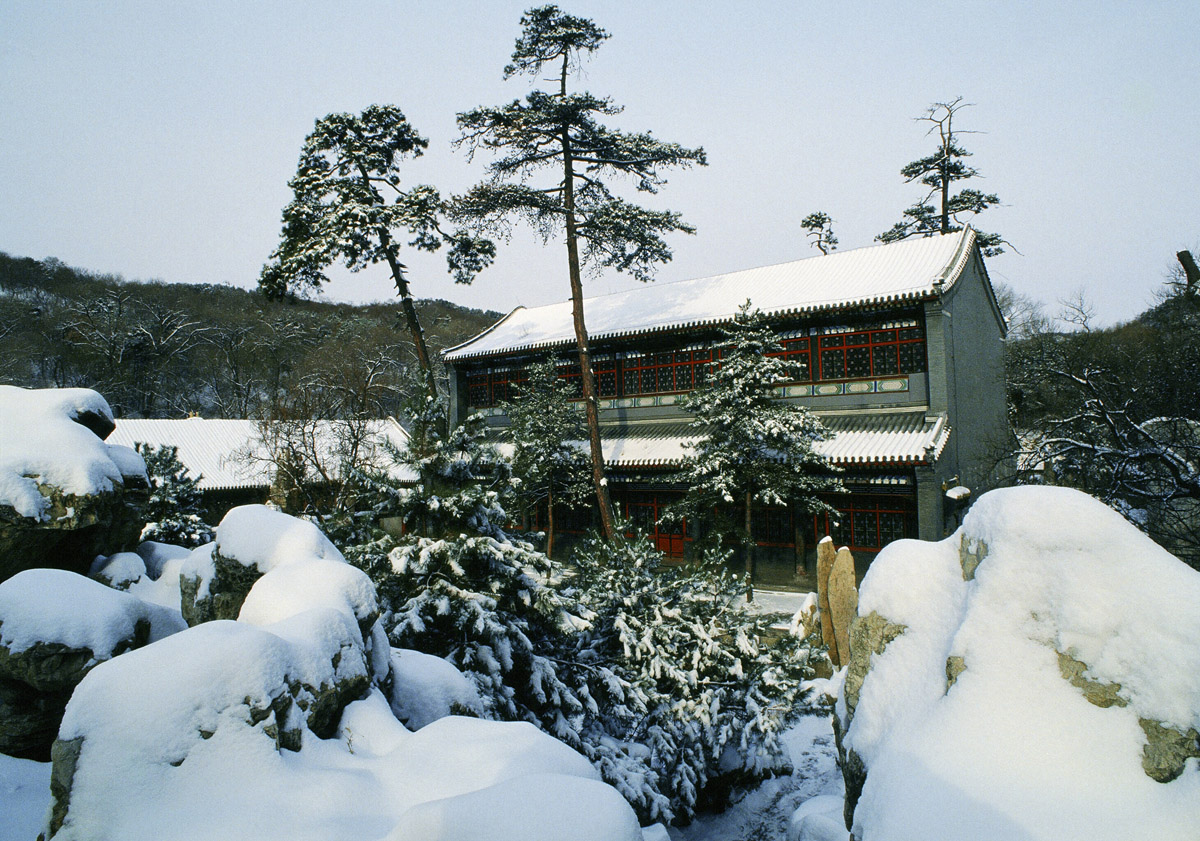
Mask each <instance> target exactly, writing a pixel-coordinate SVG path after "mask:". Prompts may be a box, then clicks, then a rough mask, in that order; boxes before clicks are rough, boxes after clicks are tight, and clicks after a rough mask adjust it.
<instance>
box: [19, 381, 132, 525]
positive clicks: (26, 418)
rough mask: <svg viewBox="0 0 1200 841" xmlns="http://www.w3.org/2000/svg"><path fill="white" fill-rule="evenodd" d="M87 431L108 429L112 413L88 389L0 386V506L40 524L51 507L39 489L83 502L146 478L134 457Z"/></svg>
mask: <svg viewBox="0 0 1200 841" xmlns="http://www.w3.org/2000/svg"><path fill="white" fill-rule="evenodd" d="M89 420H90V421H91V426H93V427H94V426H97V425H99V426H101V427H104V426H111V424H112V409H111V408H110V407H109V405H108V402H107V401H106V400H105V399H104V398H103V397H101V396H100V395H99V394H98V393H97V392H95V391H92V390H91V389H90V388H47V389H27V388H19V387H17V386H11V385H0V505H8V506H11V507H12V508H13V509H15V510H16V512H17V513H18V514H19V515H20V516H22V517H30V518H34V519H39V520H40V519H44V518H45V517H46V516H48V515H47V510H48V508H49V506H50V501H49V500H48V499H47V498H46V497H45V496H44V495H43V494H42V492H41V491H40V490H39V489H38V485H48V486H52V487H54V488H57V489H59V490H60V491H61V492H62V493H64V494H67V495H73V496H85V495H89V494H95V493H104V492H107V491H111V490H113V488H114V487H115V486H117V485H121V484H123V481H124V478H123V477H124V476H127V475H139V474H140V475H145V465H144V464H142V465H141V466H140V471H139V469H138V467H139V464H138V463H139V462H140V461H141V459H140V457H138V456H137V454H136V453H128V452H126V451H123V450H116V449H113V448H110V447H109V446H108V445H107V444H105V443H104V440H103V439H102V438H101V437H100V436H99V435H98V434H97V433H96V432H95V431H93V429H92V428H89V426H85V425H84V422H85V421H89Z"/></svg>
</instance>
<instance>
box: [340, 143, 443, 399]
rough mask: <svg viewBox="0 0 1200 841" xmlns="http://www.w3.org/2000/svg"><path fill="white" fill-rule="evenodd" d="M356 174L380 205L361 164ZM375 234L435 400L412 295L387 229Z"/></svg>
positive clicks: (428, 390) (432, 379)
mask: <svg viewBox="0 0 1200 841" xmlns="http://www.w3.org/2000/svg"><path fill="white" fill-rule="evenodd" d="M358 173H359V175H361V176H362V180H363V184H365V185H366V186H367V188H368V189H369V190H370V191H371V193H372V194H373V195H374V196H375V199H376V200H377V201H378V202H379V203H380V204H382V203H383V198H382V197H381V196H380V195H379V194H378V193H376V192H375V190H374V188H373V187H371V178H370V176H369V175H368V173H367V170H366V167H364V166H363V165H362V164H361V163H360V164H359V165H358ZM377 233H378V234H379V245H380V246H381V247H382V248H383V253H384V255H385V256H386V257H387V262H388V268H390V269H391V270H392V282H393V283H395V284H396V292H397V293H399V295H400V310H401V312H403V313H404V322H405V324H407V325H408V332H409V333H410V334H411V335H412V340H413V346H414V347H415V348H416V349H417V364H418V365H420V366H421V373H422V374H423V375H424V377H425V392H426V394H428V395H429V398H430V399H431V400H437V380H435V379H434V376H433V365H432V364H430V362H429V350H428V349H427V348H426V347H425V331H423V330H422V329H421V322H420V320H419V319H418V318H417V308H416V307H415V306H413V299H412V293H410V292H409V291H408V280H407V279H406V278H405V277H404V267H403V266H401V265H400V261H399V260H397V259H396V249H395V247H394V246H393V245H392V235H391V233H389V231H388V229H387V228H384V227H382V226H380V227H379V228H378V229H377Z"/></svg>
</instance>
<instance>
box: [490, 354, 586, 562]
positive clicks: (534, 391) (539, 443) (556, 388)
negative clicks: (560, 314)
mask: <svg viewBox="0 0 1200 841" xmlns="http://www.w3.org/2000/svg"><path fill="white" fill-rule="evenodd" d="M526 372H527V374H528V380H527V381H526V382H525V384H524V385H523V386H521V388H520V391H519V392H518V393H517V396H516V399H514V400H512V401H510V402H508V403H507V404H506V405H505V412H506V414H507V415H508V419H509V427H508V436H509V440H510V441H511V442H512V445H513V458H512V470H513V475H514V476H515V477H516V479H517V480H518V481H519V482H520V484H519V485H518V486H517V487H518V491H519V492H518V494H517V495H518V497H519V499H520V502H519V503H518V504H519V505H520V507H521V509H522V513H523V514H525V515H526V517H527V516H528V514H529V513H531V512H532V511H534V510H536V509H537V508H538V507H539V506H541V505H545V506H546V511H547V519H546V556H547V557H550V558H552V557H554V528H555V523H554V509H555V507H556V506H560V507H565V508H575V507H577V506H580V505H583V504H585V503H586V501H587V496H588V493H589V492H590V491H591V485H590V483H589V482H588V470H589V467H590V463H589V461H588V458H587V456H586V455H585V454H584V451H583V449H581V447H582V446H583V442H585V441H586V440H587V429H586V428H585V426H584V423H583V418H582V417H580V414H579V412H577V411H576V410H575V408H574V406H573V405H572V404H571V402H570V387H569V386H568V385H567V384H566V382H564V381H563V380H561V379H559V376H558V368H557V366H556V365H555V364H554V362H553V361H551V360H549V359H547V360H544V361H542V362H539V363H536V364H534V365H530V366H529V367H528V368H527V369H526Z"/></svg>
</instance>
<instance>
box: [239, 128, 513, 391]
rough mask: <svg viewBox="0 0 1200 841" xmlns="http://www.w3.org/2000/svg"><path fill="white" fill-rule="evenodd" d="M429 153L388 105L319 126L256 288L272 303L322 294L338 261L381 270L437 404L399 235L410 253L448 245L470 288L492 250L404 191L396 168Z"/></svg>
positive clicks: (421, 195)
mask: <svg viewBox="0 0 1200 841" xmlns="http://www.w3.org/2000/svg"><path fill="white" fill-rule="evenodd" d="M428 145H429V141H427V140H426V139H425V138H424V137H422V136H421V135H420V134H418V133H417V130H416V129H415V128H413V127H412V125H411V124H409V122H408V120H407V119H405V117H404V114H403V113H401V111H400V109H399V108H397V107H396V106H394V105H372V106H370V107H368V108H367V109H366V110H365V111H363V112H362V114H361V115H354V114H330V115H329V116H327V117H324V118H322V119H320V120H317V123H316V126H315V127H314V128H313V131H312V133H311V134H310V135H309V136H308V137H307V138H306V139H305V141H304V148H303V150H302V151H301V153H300V164H299V166H298V167H297V169H296V176H295V177H294V178H293V179H292V180H291V181H290V182H288V186H290V187H291V188H292V192H293V197H292V200H291V201H290V202H289V203H288V205H287V206H286V207H285V208H284V209H283V232H282V234H281V237H280V243H279V247H278V248H276V249H275V251H274V252H273V253H272V254H271V258H270V262H268V263H267V265H265V266H264V267H263V270H262V274H261V275H260V277H259V281H258V287H259V289H260V290H261V291H262V292H264V293H266V294H267V295H268V296H269V297H276V298H278V297H283V296H284V295H286V294H288V293H296V292H304V291H312V290H316V289H319V288H320V287H321V286H322V285H323V284H325V283H327V282H328V280H329V278H328V277H327V276H326V275H325V270H326V269H327V268H328V267H329V266H330V265H332V264H334V263H338V262H341V263H343V264H344V265H345V266H346V267H347V268H349V269H350V270H351V271H359V270H360V269H364V268H366V267H367V266H370V265H374V264H376V263H380V262H384V263H387V266H388V269H389V270H390V272H391V275H392V282H393V283H394V284H395V285H396V292H397V294H399V296H400V306H401V310H402V312H403V315H404V321H405V324H406V326H407V327H408V331H409V334H410V335H411V337H412V342H413V346H414V347H415V348H416V353H417V362H418V364H419V365H420V368H421V373H422V375H423V377H424V386H425V391H426V392H427V393H428V394H429V395H430V396H431V397H436V395H437V386H436V381H435V379H434V375H433V366H432V364H431V362H430V360H429V351H428V350H427V349H426V347H425V334H424V333H423V331H422V330H421V323H420V321H419V320H418V318H417V310H416V307H415V306H414V304H413V298H412V294H411V292H410V291H409V285H408V278H407V276H406V275H405V273H404V272H405V267H404V264H403V263H401V262H400V243H398V242H397V241H396V237H397V235H400V236H411V237H412V239H411V240H410V241H409V245H411V246H413V247H414V248H418V249H420V250H422V251H437V250H438V249H440V248H441V247H442V246H443V245H447V246H449V250H448V252H447V257H446V260H447V263H448V264H449V267H450V270H451V272H452V274H453V275H454V279H455V281H456V282H458V283H470V282H471V281H472V280H473V279H474V277H475V275H476V274H478V273H479V272H480V271H481V270H483V269H484V268H485V267H487V266H488V265H489V264H490V263H491V261H492V257H493V256H494V255H495V246H494V245H493V244H492V243H491V242H490V241H489V240H486V239H483V238H480V237H474V236H471V235H470V234H468V233H466V232H464V231H447V230H445V229H443V228H442V217H443V213H444V211H445V209H446V208H445V203H444V202H443V200H442V198H441V195H440V194H439V193H438V191H437V190H436V189H434V188H433V187H430V186H428V185H419V186H416V187H413V188H411V189H408V190H402V189H401V188H400V175H399V166H398V164H399V163H400V161H402V160H404V159H405V158H409V157H412V158H416V157H419V156H420V155H421V154H422V153H423V152H424V150H425V147H426V146H428ZM385 195H386V196H387V197H388V198H390V201H389V200H388V198H385Z"/></svg>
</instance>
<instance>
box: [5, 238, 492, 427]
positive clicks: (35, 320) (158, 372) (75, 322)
mask: <svg viewBox="0 0 1200 841" xmlns="http://www.w3.org/2000/svg"><path fill="white" fill-rule="evenodd" d="M417 310H418V312H419V314H420V319H421V323H422V325H423V326H424V328H425V332H426V337H427V340H428V343H429V347H430V351H431V353H432V354H433V355H434V356H435V357H436V356H437V354H438V351H440V350H441V349H442V348H445V347H450V346H452V345H454V344H456V343H458V342H460V341H462V340H464V339H466V338H468V337H470V336H472V335H474V334H475V333H478V332H479V331H480V330H482V329H484V328H485V327H487V326H488V325H490V324H492V323H493V322H494V321H495V320H496V319H497V318H499V313H495V312H488V311H483V310H475V309H469V308H467V307H460V306H458V305H456V304H451V303H449V302H447V301H441V300H430V301H418V302H417ZM397 313H398V306H396V305H394V304H389V303H378V304H368V305H353V304H335V303H329V302H325V301H268V300H266V299H265V298H264V297H263V296H261V295H259V294H257V293H255V292H249V291H246V290H243V289H237V288H234V287H231V286H218V285H212V284H202V285H186V284H178V283H170V284H169V283H162V282H157V281H154V282H134V281H127V280H124V279H123V278H121V277H120V276H118V275H111V274H97V273H95V272H91V271H86V270H82V269H75V268H71V267H69V266H66V265H64V264H63V263H61V262H60V261H58V260H55V259H53V258H50V259H47V260H43V261H39V260H33V259H30V258H27V257H12V256H9V255H7V254H4V253H2V252H0V383H8V384H12V385H21V386H30V387H43V388H44V387H49V386H86V387H89V388H94V389H96V390H98V391H100V392H101V393H102V394H103V395H104V396H105V397H106V398H108V401H109V403H110V404H111V405H112V407H113V410H114V411H115V412H116V413H117V415H118V416H128V417H183V416H185V415H187V414H188V413H192V412H195V413H198V414H200V415H202V416H205V417H227V418H243V417H258V416H263V415H273V416H284V415H289V414H297V413H301V414H304V415H306V416H324V417H333V416H344V415H350V414H356V413H367V414H372V415H379V414H395V413H396V412H397V411H398V409H399V406H400V401H401V398H402V395H403V392H404V391H405V390H406V382H407V376H408V374H409V373H410V369H411V368H413V367H414V366H415V358H416V357H415V353H414V351H413V346H412V342H411V340H410V339H409V338H408V336H407V332H406V331H405V330H404V329H402V325H401V324H400V323H399V321H398V319H397Z"/></svg>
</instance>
